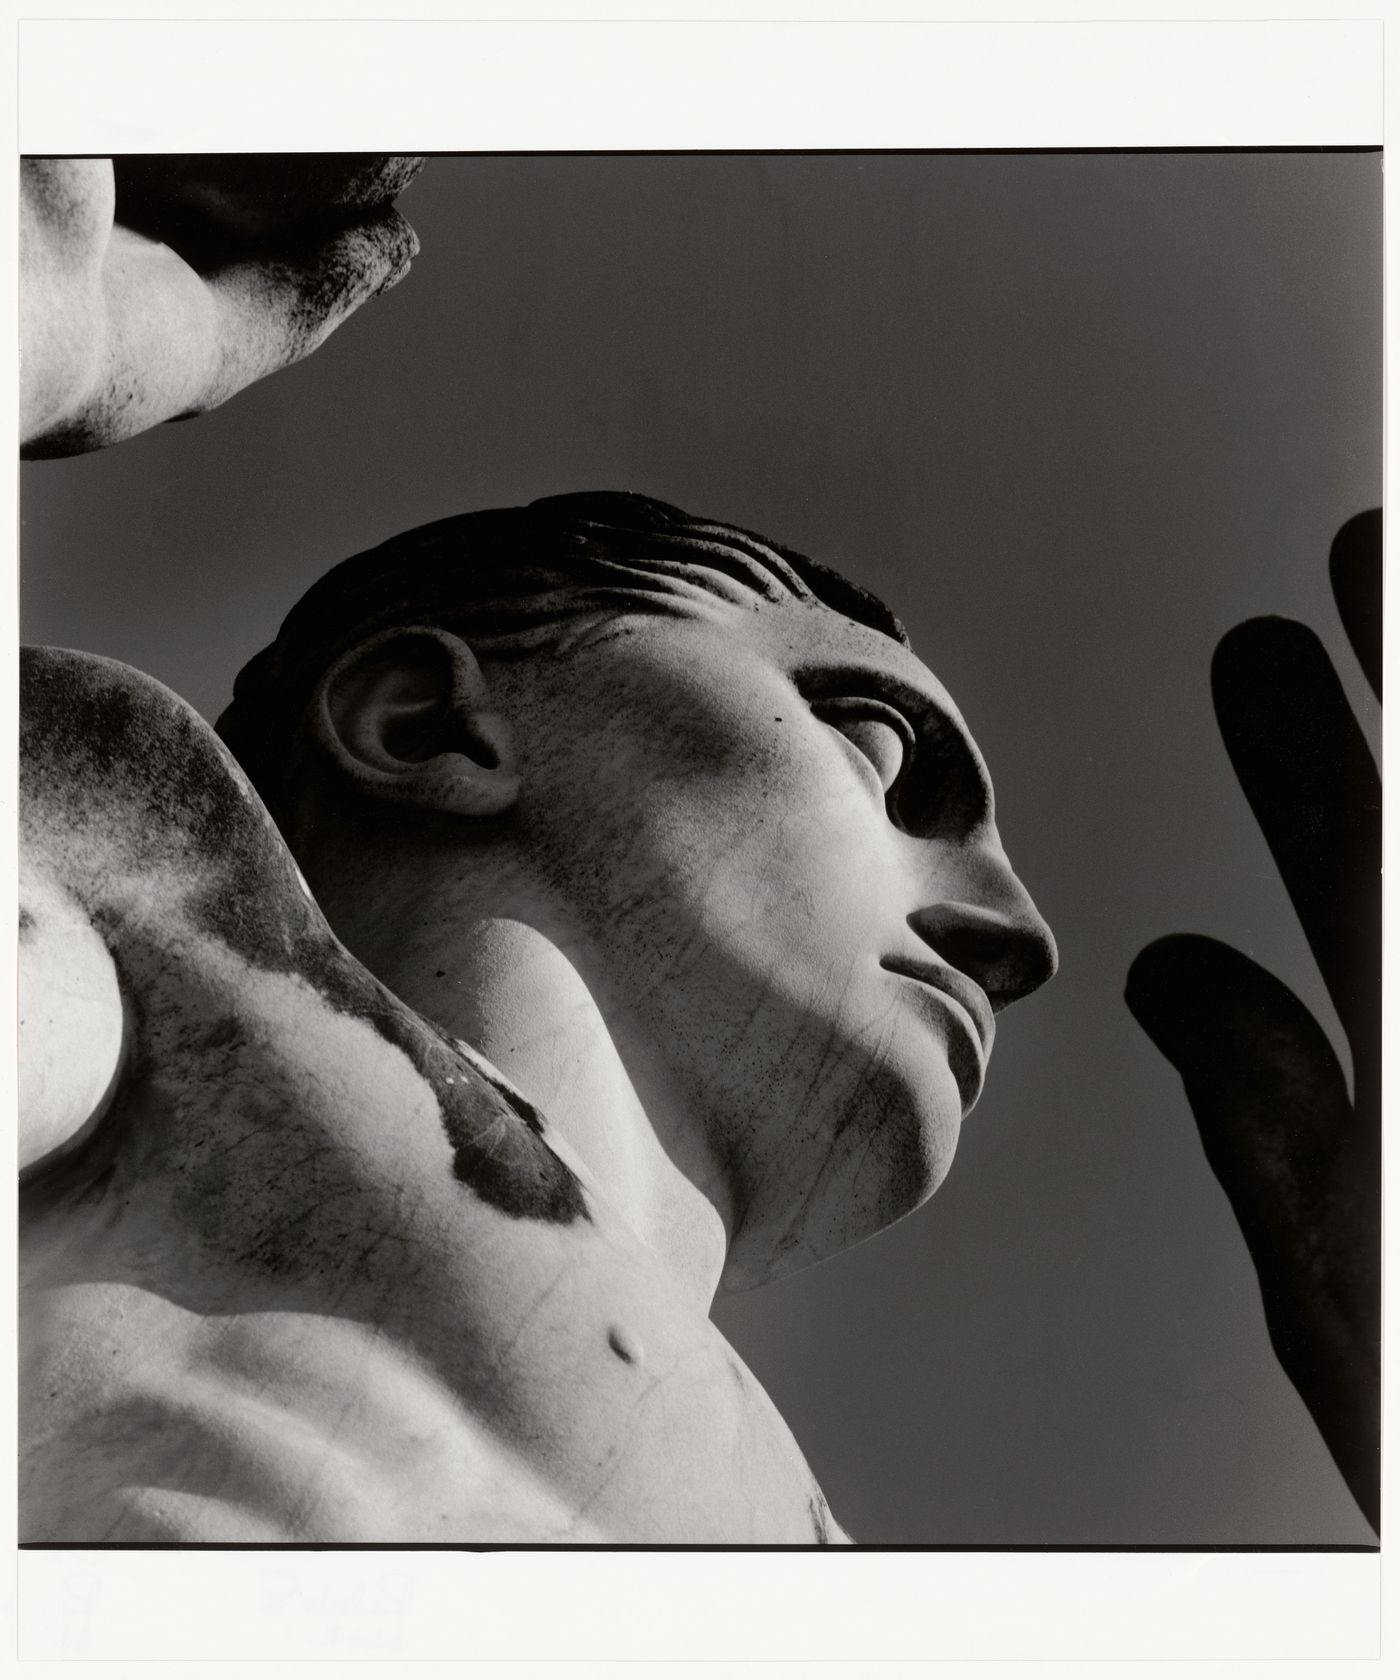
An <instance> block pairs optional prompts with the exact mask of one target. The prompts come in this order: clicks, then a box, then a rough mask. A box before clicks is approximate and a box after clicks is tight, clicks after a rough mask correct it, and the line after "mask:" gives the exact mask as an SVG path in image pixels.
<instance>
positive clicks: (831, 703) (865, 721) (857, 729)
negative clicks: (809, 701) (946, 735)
mask: <svg viewBox="0 0 1400 1680" xmlns="http://www.w3.org/2000/svg"><path fill="white" fill-rule="evenodd" d="M812 710H813V711H814V712H815V713H816V715H817V716H818V717H819V718H820V719H821V720H822V722H823V723H826V724H829V725H830V726H831V728H833V729H835V730H836V731H837V732H838V733H839V734H841V735H844V736H845V738H846V739H847V740H848V741H849V742H850V743H851V745H852V746H853V747H855V748H856V749H857V751H859V752H860V753H862V754H863V755H864V757H865V758H867V759H868V760H869V761H870V764H871V766H872V767H873V769H874V771H875V774H876V775H877V776H878V777H879V779H880V786H881V787H882V788H883V789H884V791H885V792H886V793H889V792H890V790H891V789H892V788H893V787H894V784H895V782H896V781H898V779H899V775H900V772H901V771H902V770H903V769H904V767H905V765H906V764H907V763H908V761H909V759H910V758H911V757H912V756H913V751H914V732H913V730H912V729H911V728H910V727H909V724H908V721H907V720H906V719H905V718H904V717H902V716H901V715H900V713H898V712H897V711H895V709H894V708H893V707H892V706H887V705H885V704H884V702H883V701H880V700H868V699H866V698H864V697H863V696H862V697H854V696H853V697H850V698H845V697H843V698H840V699H831V700H818V701H816V702H814V703H813V706H812Z"/></svg>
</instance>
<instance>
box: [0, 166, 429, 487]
mask: <svg viewBox="0 0 1400 1680" xmlns="http://www.w3.org/2000/svg"><path fill="white" fill-rule="evenodd" d="M421 161H422V160H421V159H418V158H407V157H372V156H365V155H360V154H353V155H335V156H325V157H321V156H314V155H313V156H302V155H285V156H284V155H275V156H263V157H239V156H233V157H218V156H214V157H148V158H141V157H138V158H119V159H117V160H115V163H114V161H113V160H111V159H107V158H71V159H43V158H31V159H26V160H24V162H23V163H22V165H21V224H20V346H21V350H20V374H21V380H20V383H21V422H20V439H21V448H22V453H23V454H25V455H27V456H30V457H45V456H56V455H75V454H81V453H82V452H84V451H86V450H91V449H101V448H104V447H105V446H106V445H108V444H112V443H119V442H121V441H122V440H123V439H125V438H129V437H132V436H134V435H135V434H137V433H138V432H142V431H145V430H146V429H147V428H148V427H151V426H155V425H159V424H160V423H161V422H162V421H164V420H171V419H180V418H184V417H187V416H189V415H193V414H199V413H203V412H204V411H205V410H207V409H210V408H214V407H216V406H217V405H218V404H219V403H222V402H225V401H227V399H228V398H229V397H231V396H233V395H234V394H235V393H236V392H238V391H240V390H242V389H243V387H244V386H245V385H250V384H252V383H253V381H255V380H257V379H261V378H263V377H264V376H265V375H267V374H269V373H274V372H276V371H277V369H278V368H282V367H286V366H288V365H290V364H291V363H292V362H295V361H299V360H300V359H301V358H302V357H303V356H306V355H309V354H310V352H311V351H313V350H314V349H316V347H317V346H318V345H319V344H321V343H322V342H323V341H324V340H325V338H326V337H327V336H328V335H329V334H330V333H332V332H333V331H334V330H335V329H336V327H338V326H339V325H340V324H341V322H342V321H344V320H346V319H347V318H348V317H349V316H350V315H351V314H353V313H354V311H355V310H356V309H358V308H359V306H360V305H361V304H362V303H364V302H366V301H367V300H368V299H370V298H372V297H375V296H377V295H378V294H379V293H380V292H383V291H387V290H388V288H389V287H390V286H392V285H394V284H395V283H396V282H397V281H398V280H400V279H401V278H402V277H403V275H404V274H405V273H406V272H407V270H408V266H409V263H410V262H411V261H412V259H413V256H414V255H415V254H416V252H417V248H418V242H417V239H416V237H415V235H414V233H413V230H412V228H411V227H410V226H409V225H408V223H407V222H406V221H404V219H403V217H402V216H400V215H399V214H398V212H397V211H396V210H395V209H394V208H393V205H392V202H391V201H392V199H393V197H394V195H395V194H396V193H398V192H399V191H401V190H402V188H403V187H405V186H406V185H407V184H408V182H409V181H410V180H411V179H412V177H413V175H414V174H416V173H417V170H418V168H419V166H420V164H421Z"/></svg>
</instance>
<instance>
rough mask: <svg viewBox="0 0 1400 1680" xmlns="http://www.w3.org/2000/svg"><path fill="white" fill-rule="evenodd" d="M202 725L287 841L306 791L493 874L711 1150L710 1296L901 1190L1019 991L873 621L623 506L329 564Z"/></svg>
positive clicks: (982, 795)
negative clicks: (721, 1260)
mask: <svg viewBox="0 0 1400 1680" xmlns="http://www.w3.org/2000/svg"><path fill="white" fill-rule="evenodd" d="M328 720H329V721H328ZM218 727H219V731H220V733H221V734H222V736H223V737H224V739H225V741H226V743H227V744H228V745H229V746H230V748H231V750H232V751H233V752H234V753H235V755H236V756H237V757H238V758H239V760H240V762H241V763H242V764H243V766H244V768H245V770H246V771H247V773H248V774H249V776H250V778H251V779H252V781H253V782H254V784H255V785H256V786H257V788H258V790H259V792H260V793H261V794H262V796H263V798H264V800H265V801H266V802H267V804H268V806H269V808H270V809H271V810H272V811H273V813H274V815H275V816H276V817H277V818H278V820H279V822H280V823H281V825H282V826H283V829H284V832H285V833H286V834H287V835H288V838H289V840H290V842H291V844H292V846H293V849H294V850H297V851H300V849H301V848H302V846H303V845H306V844H309V843H311V839H312V838H314V831H315V829H316V825H317V823H318V822H319V823H321V824H322V825H323V826H324V824H325V820H326V819H325V816H324V809H325V807H324V803H322V804H317V795H316V791H315V790H316V789H318V788H320V789H324V787H325V785H326V783H327V779H328V778H329V779H330V780H332V781H334V780H335V779H336V778H337V776H339V778H340V781H341V782H343V783H344V784H345V785H346V786H349V785H350V784H351V783H352V782H353V786H354V792H353V799H354V801H357V802H358V806H357V808H360V807H363V808H366V809H368V808H371V807H372V808H373V809H374V810H375V811H376V812H377V813H378V816H377V818H376V820H377V821H379V822H380V825H381V828H382V827H383V826H384V824H388V825H389V826H390V828H391V829H392V827H393V825H394V824H400V825H402V829H403V832H404V833H405V835H407V834H408V833H409V832H410V831H414V832H418V833H420V834H421V833H422V832H423V831H424V830H425V828H431V831H432V835H433V844H434V845H435V846H437V847H438V848H442V847H444V846H445V847H454V848H458V849H460V853H461V858H462V862H461V868H460V870H459V873H461V872H463V871H470V870H471V869H472V868H473V867H475V861H476V860H477V859H485V858H486V857H487V856H488V854H489V857H490V859H491V860H492V865H491V866H492V867H493V868H494V867H497V866H498V865H499V863H500V860H501V859H502V858H503V857H504V858H506V859H507V860H508V864H509V867H508V868H507V869H506V870H505V872H504V873H502V874H501V875H500V876H499V878H500V879H502V880H503V881H504V880H507V879H508V880H509V881H510V883H511V886H510V888H509V896H510V904H509V907H508V908H509V913H510V914H511V915H515V916H525V917H527V918H534V919H535V920H536V921H537V922H538V924H539V925H540V926H541V927H543V928H544V929H545V930H546V931H547V932H548V935H549V937H550V938H551V939H554V940H555V941H556V943H557V944H558V945H559V946H560V947H561V948H562V949H564V950H565V951H567V953H568V956H569V960H570V961H571V962H572V963H573V964H574V965H575V966H576V967H577V969H578V971H579V973H580V974H581V975H582V977H583V980H584V982H585V984H586V985H587V987H588V990H589V992H590V993H591V994H592V996H593V998H594V999H596V1000H597V1003H598V1007H599V1009H600V1010H601V1013H602V1016H603V1019H604V1020H605V1021H606V1023H607V1025H608V1029H609V1031H610V1032H611V1033H612V1034H613V1036H614V1038H615V1039H616V1040H617V1041H618V1043H619V1046H620V1048H621V1051H622V1054H623V1055H624V1059H625V1060H626V1062H627V1066H628V1069H629V1072H630V1073H631V1075H632V1078H633V1082H634V1084H635V1085H636V1088H637V1090H638V1092H639V1094H640V1095H641V1096H642V1098H643V1101H644V1102H646V1103H648V1104H651V1103H652V1102H657V1103H661V1102H666V1103H670V1104H672V1105H673V1106H674V1105H677V1104H678V1105H680V1107H681V1108H682V1109H683V1110H684V1123H685V1124H686V1125H687V1126H690V1127H693V1128H696V1129H697V1132H698V1133H699V1134H703V1136H704V1137H705V1138H706V1139H707V1140H708V1144H709V1147H710V1149H711V1151H712V1153H713V1154H714V1155H716V1156H717V1157H718V1158H720V1159H722V1160H726V1161H730V1162H733V1163H735V1166H734V1172H733V1177H734V1179H735V1183H734V1185H733V1190H734V1202H735V1211H736V1218H735V1221H734V1234H733V1238H732V1243H731V1268H730V1271H731V1276H730V1281H731V1282H736V1281H737V1282H740V1283H742V1282H744V1281H746V1280H748V1281H757V1280H758V1279H759V1278H762V1277H768V1276H772V1275H774V1274H775V1273H778V1272H781V1271H784V1270H790V1269H794V1268H796V1267H797V1266H800V1265H802V1264H805V1263H808V1262H810V1261H811V1260H812V1259H815V1258H820V1257H821V1256H822V1255H823V1254H826V1253H831V1252H834V1251H836V1250H837V1249H839V1248H842V1247H845V1246H848V1245H849V1244H850V1243H851V1242H852V1241H856V1240H859V1239H860V1238H861V1237H864V1236H867V1235H870V1234H872V1233H873V1232H874V1231H876V1230H879V1229H881V1228H883V1227H884V1226H886V1225H888V1224H889V1223H891V1222H892V1221H893V1220H894V1219H896V1218H898V1217H900V1216H901V1215H902V1214H904V1213H906V1212H908V1211H910V1210H911V1209H912V1208H914V1207H916V1206H918V1205H919V1204H920V1203H921V1202H922V1201H924V1200H925V1199H926V1198H927V1197H928V1196H929V1195H930V1194H931V1193H932V1191H933V1190H934V1189H935V1188H936V1187H937V1185H938V1184H939V1183H940V1182H941V1180H942V1178H943V1176H944V1174H945V1173H946V1171H947V1169H948V1166H949V1164H950V1162H951V1159H952V1155H953V1151H954V1148H955V1145H956V1140H957V1136H958V1132H959V1128H960V1126H961V1122H962V1120H963V1118H964V1117H965V1115H966V1114H967V1112H968V1110H969V1109H970V1108H971V1107H972V1105H973V1103H974V1102H975V1101H976V1099H977V1097H978V1094H979V1092H980V1091H981V1088H982V1083H983V1077H984V1073H985V1069H986V1063H987V1058H988V1055H989V1053H990V1051H991V1046H992V1038H993V1032H994V1018H995V1016H996V1014H997V1013H998V1012H999V1011H1000V1010H1001V1009H1002V1008H1003V1007H1004V1006H1005V1005H1007V1004H1009V1003H1012V1002H1014V1001H1015V1000H1016V999H1018V998H1020V997H1022V996H1024V995H1025V994H1026V993H1027V992H1029V991H1031V990H1033V989H1034V988H1035V987H1036V986H1038V985H1040V984H1041V983H1042V982H1043V981H1044V980H1046V979H1047V978H1048V977H1049V976H1050V974H1051V973H1053V971H1054V967H1055V960H1056V959H1055V948H1054V943H1053V940H1052V938H1051V935H1050V932H1049V929H1048V928H1047V927H1046V925H1045V923H1044V922H1043V920H1042V919H1041V917H1040V916H1039V914H1038V913H1037V911H1036V909H1035V907H1034V905H1033V904H1032V902H1031V900H1030V897H1029V895H1028V894H1027V893H1026V891H1025V889H1024V888H1023V887H1022V886H1021V884H1020V882H1019V881H1018V880H1017V878H1016V876H1015V875H1014V873H1013V872H1012V870H1011V867H1010V864H1009V863H1008V861H1007V858H1006V855H1005V853H1004V852H1003V850H1002V848H1001V844H1000V840H999V838H998V835H997V831H996V828H995V824H994V818H993V807H992V790H991V783H990V780H989V778H988V775H987V771H986V767H985V765H984V764H983V761H982V759H981V757H980V755H979V753H978V751H977V748H976V746H975V744H974V742H973V740H972V738H971V736H970V734H969V732H968V730H967V727H966V725H965V724H964V722H963V720H962V718H961V717H960V715H959V713H958V711H957V708H956V707H955V705H954V703H953V701H952V699H951V698H950V697H949V695H948V694H947V692H946V691H945V690H944V689H943V687H942V686H941V684H940V683H939V682H938V681H937V679H936V678H935V677H934V676H933V674H932V673H931V672H930V671H929V670H928V669H927V668H926V667H925V666H924V665H923V664H921V663H920V661H919V660H918V659H917V657H916V656H915V655H914V653H913V652H912V650H911V648H910V646H909V643H908V638H907V637H906V635H905V633H904V631H903V628H902V627H901V625H900V623H899V621H898V620H897V619H896V618H895V617H894V615H893V614H892V613H891V612H890V611H889V610H888V608H886V607H885V606H884V605H883V604H882V603H881V602H879V601H878V600H876V599H875V598H874V597H872V596H871V595H869V594H867V593H866V592H865V591H863V590H861V589H858V588H857V587H855V586H854V585H852V584H850V583H849V582H847V581H846V580H845V579H843V578H841V577H840V576H838V575H837V574H836V573H834V572H831V571H829V570H827V569H826V568H825V567H823V566H820V565H818V564H816V563H815V562H813V561H811V560H808V559H806V558H805V557H803V556H801V555H798V554H796V553H794V552H792V551H791V550H788V549H785V548H781V547H778V546H777V545H776V544H773V543H770V542H768V541H767V540H766V539H763V538H760V537H757V536H755V535H754V534H752V533H750V532H746V531H742V530H738V529H736V528H734V527H731V526H727V525H722V524H718V523H715V522H712V521H707V520H700V519H696V518H692V517H691V516H689V515H687V514H684V513H682V512H681V511H680V510H679V509H676V508H673V507H670V506H667V505H666V504H664V503H660V502H656V501H652V500H649V499H647V498H645V497H640V496H634V495H628V494H620V493H618V494H614V493H599V494H583V495H571V496H556V497H551V498H548V499H546V500H543V501H539V502H535V503H532V504H531V505H530V506H528V507H524V508H511V509H496V510H490V511H486V512H479V513H472V514H466V515H463V516H461V517H459V518H454V519H447V520H442V521H439V522H438V523H436V524H432V525H428V526H425V527H423V528H421V529H419V530H416V531H411V532H408V533H406V534H405V535H403V536H400V537H396V538H394V539H393V540H392V541H390V542H387V543H385V544H383V545H381V546H380V547H378V548H376V549H373V550H371V551H369V552H368V553H365V554H361V555H358V556H356V557H354V558H353V559H350V560H347V561H345V562H344V563H343V564H342V565H340V566H338V567H336V568H335V569H334V570H332V571H331V572H330V573H328V574H327V575H326V576H325V577H323V578H322V579H321V580H320V581H319V582H318V583H317V584H316V585H315V586H314V587H313V588H312V589H311V590H310V591H309V592H308V593H307V595H306V596H305V597H304V598H303V599H302V600H301V601H300V602H299V603H298V604H297V606H296V607H295V608H294V609H293V611H292V612H291V614H290V615H289V616H288V618H287V620H286V622H285V623H284V625H283V627H282V630H281V632H280V634H279V636H278V638H277V640H276V641H275V642H274V643H273V644H272V645H271V646H270V647H269V648H267V649H266V650H264V651H263V652H262V653H260V654H259V655H257V657H256V658H255V659H253V660H252V661H251V662H250V664H249V665H248V666H247V667H245V669H244V670H243V672H242V673H241V674H240V676H239V679H238V683H237V686H236V688H235V698H234V701H233V704H232V705H231V706H230V707H229V709H228V710H227V711H226V712H225V713H224V715H223V717H222V718H221V719H220V721H219V726H218ZM328 740H329V741H331V743H332V748H331V749H328V748H327V746H326V742H327V741H328ZM337 760H338V761H340V762H341V763H343V764H346V765H349V764H351V763H352V762H353V775H352V774H350V773H349V772H348V771H347V772H346V773H345V774H344V775H340V772H338V771H337V769H336V763H335V762H333V761H337ZM346 797H347V798H348V797H351V796H350V795H347V796H346ZM344 808H345V807H344V805H342V807H341V809H342V810H343V809H344ZM483 867H485V864H484V863H483ZM493 878H496V877H493ZM522 883H525V885H523V886H522ZM367 890H372V888H371V889H367ZM502 891H503V893H504V892H506V891H507V889H506V888H504V887H503V888H502ZM333 919H334V918H333ZM756 1139H757V1140H760V1142H759V1145H758V1146H755V1140H756Z"/></svg>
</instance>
